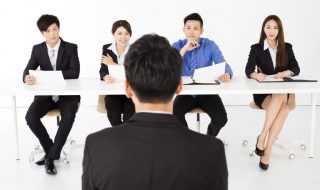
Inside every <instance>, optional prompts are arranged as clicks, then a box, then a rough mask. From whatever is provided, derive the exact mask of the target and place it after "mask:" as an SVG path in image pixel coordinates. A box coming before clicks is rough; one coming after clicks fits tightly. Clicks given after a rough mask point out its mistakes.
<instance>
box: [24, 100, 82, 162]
mask: <svg viewBox="0 0 320 190" xmlns="http://www.w3.org/2000/svg"><path fill="white" fill-rule="evenodd" d="M78 102H79V100H78V99H75V98H73V97H72V96H59V100H58V101H57V102H54V101H53V100H52V99H51V98H48V99H42V100H39V99H35V100H34V101H33V102H32V104H31V105H30V107H29V109H28V111H27V114H26V121H27V124H28V126H29V127H30V129H31V131H32V132H33V133H34V134H35V135H36V137H37V138H38V139H39V141H40V144H41V146H42V147H43V149H44V151H45V153H46V154H47V157H48V158H51V159H59V158H60V153H61V150H62V147H63V146H64V144H65V142H66V140H67V137H68V135H69V133H70V131H71V128H72V125H73V122H74V119H75V117H76V112H77V109H78ZM54 108H58V109H59V110H60V114H61V120H60V123H59V126H58V130H57V133H56V136H55V138H54V141H52V139H51V138H50V136H49V134H48V132H47V130H46V128H45V127H44V125H43V124H42V122H41V120H40V119H41V118H42V117H43V116H45V115H46V113H47V112H48V111H49V110H51V109H54Z"/></svg>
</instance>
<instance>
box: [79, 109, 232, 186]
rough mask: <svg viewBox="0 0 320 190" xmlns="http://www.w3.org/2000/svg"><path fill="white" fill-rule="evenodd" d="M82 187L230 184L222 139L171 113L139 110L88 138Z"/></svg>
mask: <svg viewBox="0 0 320 190" xmlns="http://www.w3.org/2000/svg"><path fill="white" fill-rule="evenodd" d="M82 189H83V190H93V189H103V190H120V189H121V190H126V189H128V190H129V189H130V190H132V189H139V190H164V189H165V190H170V189H173V190H188V189H190V190H191V189H192V190H194V189H196V190H205V189H208V190H209V189H210V190H215V189H223V190H226V189H228V171H227V163H226V157H225V151H224V145H223V143H222V142H221V141H220V140H218V139H216V138H213V137H210V136H206V135H201V134H199V133H196V132H193V131H191V130H189V129H187V128H185V127H184V126H182V125H181V124H180V123H179V122H178V120H177V119H176V118H175V117H174V116H173V115H170V114H155V113H136V114H135V115H134V116H133V117H132V118H131V119H130V120H129V121H128V122H127V123H126V124H122V125H120V126H117V127H113V128H107V129H104V130H102V131H100V132H96V133H94V134H91V135H89V136H88V137H87V139H86V143H85V149H84V158H83V175H82Z"/></svg>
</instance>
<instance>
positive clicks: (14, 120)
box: [11, 96, 20, 160]
mask: <svg viewBox="0 0 320 190" xmlns="http://www.w3.org/2000/svg"><path fill="white" fill-rule="evenodd" d="M11 113H12V123H13V125H14V126H13V128H14V133H15V138H16V139H15V145H16V151H17V152H16V160H20V151H19V131H18V123H17V106H16V97H15V96H12V97H11Z"/></svg>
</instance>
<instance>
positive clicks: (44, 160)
mask: <svg viewBox="0 0 320 190" xmlns="http://www.w3.org/2000/svg"><path fill="white" fill-rule="evenodd" d="M46 158H47V154H45V155H44V156H43V157H42V158H41V159H40V160H38V161H36V162H35V164H37V165H39V166H42V165H44V164H45V163H46Z"/></svg>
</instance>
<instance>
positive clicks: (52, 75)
mask: <svg viewBox="0 0 320 190" xmlns="http://www.w3.org/2000/svg"><path fill="white" fill-rule="evenodd" d="M29 74H30V75H32V76H34V77H35V78H36V84H65V80H64V78H63V75H62V71H41V70H36V71H35V70H29Z"/></svg>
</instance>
